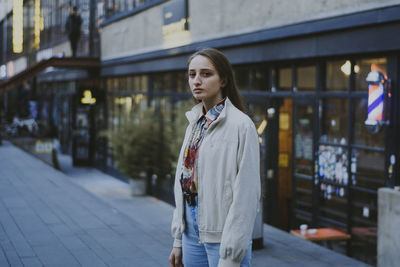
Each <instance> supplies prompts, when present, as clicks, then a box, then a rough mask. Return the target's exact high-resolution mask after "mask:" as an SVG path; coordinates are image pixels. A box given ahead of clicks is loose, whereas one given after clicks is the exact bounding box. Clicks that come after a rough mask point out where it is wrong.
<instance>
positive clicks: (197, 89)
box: [193, 88, 203, 93]
mask: <svg viewBox="0 0 400 267" xmlns="http://www.w3.org/2000/svg"><path fill="white" fill-rule="evenodd" d="M201 91H203V89H201V88H195V89H193V92H194V93H201Z"/></svg>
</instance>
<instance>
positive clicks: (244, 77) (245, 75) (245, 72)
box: [234, 66, 250, 91]
mask: <svg viewBox="0 0 400 267" xmlns="http://www.w3.org/2000/svg"><path fill="white" fill-rule="evenodd" d="M234 71H235V78H236V85H237V86H238V88H239V90H240V91H247V90H248V89H249V80H250V69H249V67H247V66H239V67H238V66H236V67H234Z"/></svg>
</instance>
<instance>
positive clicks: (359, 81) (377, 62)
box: [354, 58, 387, 92]
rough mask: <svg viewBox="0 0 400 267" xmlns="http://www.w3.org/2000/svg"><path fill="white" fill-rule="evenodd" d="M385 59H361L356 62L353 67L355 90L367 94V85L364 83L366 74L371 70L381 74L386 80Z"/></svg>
mask: <svg viewBox="0 0 400 267" xmlns="http://www.w3.org/2000/svg"><path fill="white" fill-rule="evenodd" d="M386 61H387V60H386V58H373V59H363V60H358V61H356V64H355V66H354V72H355V90H356V91H363V92H368V84H367V82H366V81H365V78H366V77H367V75H368V73H369V72H370V71H373V70H377V71H380V72H382V74H383V75H384V76H385V77H386V78H387V72H386V67H387V62H386Z"/></svg>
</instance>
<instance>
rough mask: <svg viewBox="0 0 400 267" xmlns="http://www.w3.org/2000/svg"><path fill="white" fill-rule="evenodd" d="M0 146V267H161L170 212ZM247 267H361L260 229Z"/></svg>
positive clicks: (105, 180)
mask: <svg viewBox="0 0 400 267" xmlns="http://www.w3.org/2000/svg"><path fill="white" fill-rule="evenodd" d="M61 161H62V164H63V165H62V168H63V171H64V173H63V172H59V171H57V170H55V169H53V168H52V167H50V166H48V165H46V164H45V163H43V162H42V161H40V160H39V159H36V158H34V157H32V156H31V155H29V154H27V153H25V152H23V151H22V150H20V149H18V148H16V147H14V146H13V145H11V144H10V143H8V142H3V146H0V267H3V266H12V267H14V266H33V267H36V266H46V267H53V266H56V267H58V266H60V267H64V266H65V267H72V266H85V267H86V266H90V267H91V266H93V267H102V266H112V267H114V266H117V267H119V266H131V267H132V266H138V267H142V266H143V267H146V266H149V267H150V266H151V267H153V266H154V267H155V266H169V264H168V256H169V252H170V249H171V244H172V238H171V236H170V221H171V218H172V209H173V207H172V206H171V205H169V204H166V203H164V202H162V201H159V200H157V199H155V198H152V197H137V198H133V197H131V196H129V188H128V185H127V184H126V183H123V182H121V181H119V180H117V179H115V178H113V177H111V176H109V175H106V174H104V173H102V172H100V171H98V170H95V169H87V168H73V167H72V166H71V165H70V163H68V158H67V157H65V158H63V159H62V160H61ZM264 245H265V247H264V249H262V250H258V251H255V252H254V253H253V266H254V267H258V266H260V267H261V266H279V267H284V266H318V267H319V266H367V265H365V264H363V263H361V262H358V261H355V260H353V259H351V258H348V257H346V256H343V255H341V254H337V253H335V252H333V251H331V250H328V249H326V248H324V247H321V246H318V245H315V244H313V243H311V242H307V241H304V240H302V239H300V238H297V237H294V236H292V235H290V234H288V233H286V232H283V231H280V230H278V229H276V228H273V227H270V226H267V225H265V226H264Z"/></svg>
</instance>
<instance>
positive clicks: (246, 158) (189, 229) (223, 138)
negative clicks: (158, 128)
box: [169, 48, 261, 267]
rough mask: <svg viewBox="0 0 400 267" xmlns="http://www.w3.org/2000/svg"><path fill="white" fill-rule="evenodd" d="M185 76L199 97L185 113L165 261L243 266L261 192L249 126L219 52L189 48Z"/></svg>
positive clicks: (252, 130)
mask: <svg viewBox="0 0 400 267" xmlns="http://www.w3.org/2000/svg"><path fill="white" fill-rule="evenodd" d="M188 81H189V86H190V89H191V92H192V94H193V97H194V98H195V99H196V100H197V101H198V102H199V103H198V104H197V105H196V106H194V107H193V108H192V110H191V111H189V112H187V113H186V117H187V118H188V120H189V126H188V127H187V129H186V134H185V138H184V141H183V144H182V149H181V153H180V155H179V160H178V165H177V171H176V176H175V187H174V193H175V204H176V208H175V210H174V215H173V221H172V235H173V237H174V239H175V240H174V244H173V249H172V251H171V255H170V258H169V261H170V264H171V266H174V267H178V266H179V267H180V266H185V267H203V266H204V267H206V266H207V267H208V266H209V267H217V266H218V267H224V266H226V267H228V266H229V267H235V266H241V267H245V266H246V267H247V266H250V265H251V263H250V262H251V246H252V239H251V238H252V232H253V225H254V221H255V217H256V214H257V209H258V203H259V199H260V193H261V188H260V160H259V143H258V135H257V131H256V129H255V126H254V123H253V122H252V121H251V119H250V118H249V117H248V116H247V115H246V114H245V113H244V107H243V104H242V102H241V99H240V96H239V91H238V89H237V87H236V84H235V79H234V75H233V70H232V67H231V64H230V63H229V61H228V59H227V58H226V57H225V55H224V54H222V53H221V52H220V51H218V50H216V49H213V48H205V49H203V50H200V51H198V52H196V53H194V54H193V55H192V56H191V57H190V58H189V60H188Z"/></svg>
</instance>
